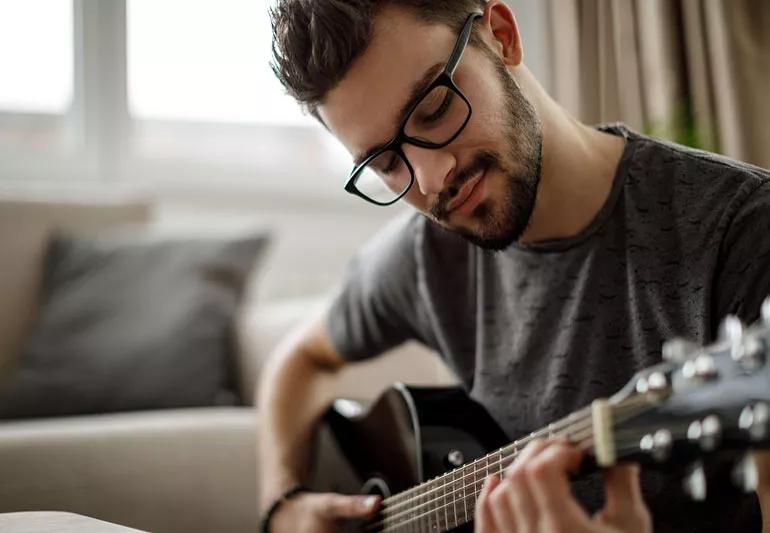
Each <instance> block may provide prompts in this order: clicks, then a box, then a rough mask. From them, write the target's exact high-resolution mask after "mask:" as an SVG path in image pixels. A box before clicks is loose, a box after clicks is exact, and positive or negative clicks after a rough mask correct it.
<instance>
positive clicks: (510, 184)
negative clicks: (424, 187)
mask: <svg viewBox="0 0 770 533" xmlns="http://www.w3.org/2000/svg"><path fill="white" fill-rule="evenodd" d="M485 51H486V50H485ZM488 57H489V59H490V60H491V61H492V64H493V66H494V68H495V72H496V74H497V77H498V79H499V80H500V83H501V84H502V87H503V94H504V102H503V138H504V139H506V144H507V146H506V147H505V150H504V152H503V153H497V152H495V151H491V150H482V151H479V152H478V153H477V154H476V155H475V156H474V158H473V160H472V161H471V163H470V164H469V165H468V166H467V167H465V168H464V169H462V170H461V171H460V172H458V173H457V176H456V178H455V180H454V181H453V183H452V185H451V186H450V187H447V189H446V190H444V191H442V192H441V193H440V194H439V197H438V199H437V201H436V202H435V204H434V205H433V206H432V207H431V208H430V210H429V211H430V214H431V215H432V216H433V217H434V218H435V220H437V221H439V222H445V223H447V221H448V218H449V212H448V210H447V206H448V205H449V202H450V201H451V200H452V199H453V198H454V197H455V196H456V195H457V193H458V191H459V190H460V188H461V187H462V185H463V184H464V183H466V182H467V181H468V180H470V179H472V178H473V177H474V176H476V175H478V174H479V173H480V172H482V171H484V172H489V171H496V172H498V173H499V174H501V175H502V176H503V178H504V183H503V190H502V192H501V194H498V195H495V196H494V197H490V198H487V199H485V200H483V201H482V202H481V203H479V205H477V206H476V208H475V209H474V210H473V211H472V212H471V213H470V219H471V222H472V228H464V227H453V226H449V224H447V225H448V226H449V227H450V229H451V230H452V231H454V232H456V233H458V234H459V235H461V236H463V237H464V238H465V239H467V240H468V241H470V242H471V243H473V244H475V245H476V246H479V247H481V248H484V249H487V250H497V251H499V250H503V249H505V248H508V247H509V246H510V245H511V244H513V243H514V242H516V241H517V240H519V238H520V237H521V236H522V234H523V233H524V231H526V229H527V227H528V226H529V222H530V218H531V217H532V212H533V211H534V208H535V199H536V198H537V188H538V184H539V183H540V172H541V167H542V154H543V135H542V128H541V124H540V120H539V118H538V116H537V113H536V112H535V109H534V107H533V106H532V104H531V103H530V102H529V100H527V98H526V97H525V96H524V94H523V93H522V91H521V89H520V88H519V86H518V84H517V83H516V80H514V79H513V78H512V77H511V75H510V74H509V73H508V70H507V69H506V68H505V65H504V64H503V63H502V61H500V59H499V58H497V57H496V56H494V55H491V53H490V54H488ZM484 179H487V178H486V177H485V178H484Z"/></svg>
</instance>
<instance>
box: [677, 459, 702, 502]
mask: <svg viewBox="0 0 770 533" xmlns="http://www.w3.org/2000/svg"><path fill="white" fill-rule="evenodd" d="M682 488H684V492H685V493H686V494H687V495H688V496H689V497H690V498H692V499H693V500H695V501H698V502H702V501H703V500H705V499H706V471H705V470H704V469H703V463H701V462H700V461H698V462H696V463H693V465H692V466H691V467H690V468H689V470H688V472H687V475H685V477H684V480H683V487H682Z"/></svg>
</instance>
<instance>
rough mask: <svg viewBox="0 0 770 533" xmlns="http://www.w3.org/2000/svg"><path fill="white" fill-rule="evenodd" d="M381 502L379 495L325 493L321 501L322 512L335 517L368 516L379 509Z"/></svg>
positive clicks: (327, 516)
mask: <svg viewBox="0 0 770 533" xmlns="http://www.w3.org/2000/svg"><path fill="white" fill-rule="evenodd" d="M379 503H380V497H379V496H345V495H342V494H324V495H323V500H322V501H321V514H322V515H324V516H325V517H326V518H333V519H336V518H360V517H366V516H369V515H371V514H373V513H374V511H376V510H377V508H378V507H379Z"/></svg>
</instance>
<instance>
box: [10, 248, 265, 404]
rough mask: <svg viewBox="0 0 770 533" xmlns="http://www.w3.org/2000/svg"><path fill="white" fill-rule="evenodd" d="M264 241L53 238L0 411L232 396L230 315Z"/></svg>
mask: <svg viewBox="0 0 770 533" xmlns="http://www.w3.org/2000/svg"><path fill="white" fill-rule="evenodd" d="M266 244H267V237H266V235H264V234H259V235H255V236H249V237H243V238H230V239H219V238H195V239H175V240H168V239H165V240H157V239H155V240H148V239H147V238H140V237H131V236H126V235H125V234H122V235H117V236H116V235H113V236H99V237H90V238H89V237H73V236H64V235H57V236H54V237H53V238H52V241H51V243H50V248H49V253H48V257H47V262H46V275H45V279H44V283H43V293H42V298H41V304H40V308H39V314H38V317H37V322H36V325H35V327H34V330H33V331H32V333H31V335H30V337H29V339H28V341H27V342H26V345H25V348H24V352H23V353H22V357H21V362H20V366H19V368H18V369H17V371H16V372H15V373H14V374H13V376H12V377H10V378H9V379H8V380H6V382H5V383H4V384H3V386H2V389H0V418H20V417H39V416H57V415H76V414H92V413H105V412H112V411H127V410H139V409H155V408H172V407H192V406H207V405H222V404H234V403H239V401H240V399H239V398H238V397H237V393H236V386H235V383H236V379H235V376H234V375H233V374H234V373H233V367H234V365H233V361H234V357H233V356H232V349H233V348H232V347H233V346H234V343H233V342H232V340H233V339H232V332H233V319H234V315H235V313H236V310H237V307H238V303H239V297H240V296H241V294H242V292H243V288H244V285H245V282H246V279H247V277H248V276H249V273H250V271H251V270H252V268H253V267H254V266H255V265H256V263H257V262H258V260H259V259H260V257H261V256H262V255H263V253H264V251H265V248H266Z"/></svg>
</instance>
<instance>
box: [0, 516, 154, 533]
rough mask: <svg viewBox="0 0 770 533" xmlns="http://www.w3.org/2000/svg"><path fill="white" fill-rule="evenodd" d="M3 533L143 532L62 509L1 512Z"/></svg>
mask: <svg viewBox="0 0 770 533" xmlns="http://www.w3.org/2000/svg"><path fill="white" fill-rule="evenodd" d="M0 531H2V532H3V533H50V532H51V531H56V532H57V533H131V532H134V533H137V532H138V533H142V532H141V531H140V530H139V529H132V528H130V527H125V526H119V525H117V524H111V523H109V522H104V521H102V520H97V519H95V518H89V517H87V516H82V515H79V514H75V513H65V512H60V511H30V512H23V513H5V514H0Z"/></svg>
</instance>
